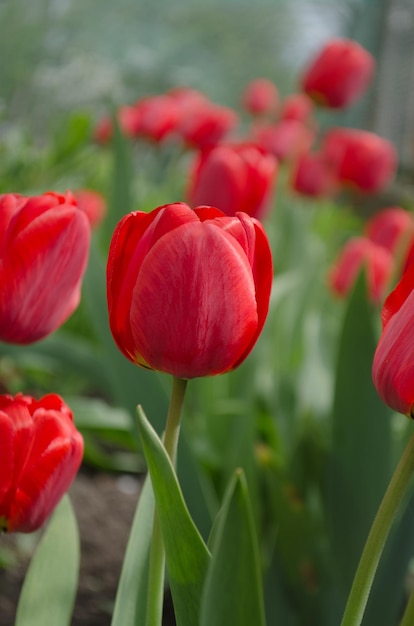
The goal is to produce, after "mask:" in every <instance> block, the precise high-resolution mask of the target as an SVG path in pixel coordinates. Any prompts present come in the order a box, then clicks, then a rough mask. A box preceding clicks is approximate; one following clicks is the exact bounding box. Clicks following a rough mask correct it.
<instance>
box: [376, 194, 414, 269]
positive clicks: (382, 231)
mask: <svg viewBox="0 0 414 626" xmlns="http://www.w3.org/2000/svg"><path fill="white" fill-rule="evenodd" d="M365 234H366V236H367V237H368V239H370V240H371V241H373V242H374V243H377V244H378V245H380V246H383V247H384V248H386V249H387V250H389V251H390V252H391V254H396V253H398V252H399V248H400V246H401V245H402V246H403V247H404V250H403V252H404V258H405V259H407V258H408V257H409V256H411V254H412V250H413V247H414V219H413V216H412V214H411V213H410V212H409V211H406V210H405V209H402V208H401V207H398V206H392V207H388V208H386V209H382V210H381V211H378V213H376V214H375V215H374V216H373V217H371V219H369V220H368V221H367V223H366V225H365Z"/></svg>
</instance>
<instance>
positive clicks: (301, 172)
mask: <svg viewBox="0 0 414 626" xmlns="http://www.w3.org/2000/svg"><path fill="white" fill-rule="evenodd" d="M290 185H291V188H292V189H293V190H294V191H296V192H297V193H299V194H301V195H304V196H309V197H311V198H323V197H326V196H330V195H332V194H333V193H334V191H336V188H337V181H336V178H335V176H333V174H332V171H331V168H330V167H329V164H328V163H327V162H326V159H325V158H324V156H323V155H321V154H320V153H317V152H314V153H311V152H306V153H304V154H301V155H299V157H298V158H297V160H296V163H294V164H293V167H292V173H291V177H290Z"/></svg>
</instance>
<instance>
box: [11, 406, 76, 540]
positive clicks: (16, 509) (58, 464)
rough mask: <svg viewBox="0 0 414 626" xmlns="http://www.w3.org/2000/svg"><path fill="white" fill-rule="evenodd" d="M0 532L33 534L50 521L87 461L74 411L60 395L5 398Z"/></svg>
mask: <svg viewBox="0 0 414 626" xmlns="http://www.w3.org/2000/svg"><path fill="white" fill-rule="evenodd" d="M0 441H1V455H0V530H2V531H7V532H23V533H27V532H32V531H34V530H37V529H38V528H39V527H40V526H41V525H42V524H43V523H44V521H45V520H46V519H47V518H48V517H49V515H50V514H51V512H52V511H53V509H54V508H55V506H56V505H57V503H58V502H59V500H60V499H61V497H62V496H63V494H64V493H65V491H67V489H68V488H69V486H70V484H71V483H72V481H73V479H74V478H75V475H76V472H77V471H78V469H79V466H80V464H81V461H82V454H83V440H82V436H81V435H80V433H79V432H78V431H77V430H76V427H75V425H74V423H73V416H72V412H71V410H70V409H69V407H68V406H67V405H66V404H65V403H64V402H63V400H62V398H60V397H59V396H57V395H55V394H49V395H46V396H44V397H43V398H41V399H40V400H35V399H34V398H31V397H29V396H24V395H21V394H18V395H17V396H14V397H13V396H9V395H2V396H0Z"/></svg>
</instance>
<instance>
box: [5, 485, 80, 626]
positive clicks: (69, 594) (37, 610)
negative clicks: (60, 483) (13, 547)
mask: <svg viewBox="0 0 414 626" xmlns="http://www.w3.org/2000/svg"><path fill="white" fill-rule="evenodd" d="M79 559H80V546H79V535H78V527H77V523H76V519H75V516H74V513H73V510H72V506H71V503H70V500H69V497H68V496H64V497H63V499H62V500H61V502H60V504H59V505H58V507H57V508H56V510H55V512H54V514H53V517H52V519H51V521H50V523H49V525H48V527H47V529H46V531H45V534H44V535H43V537H42V539H41V541H40V543H39V545H38V547H37V549H36V552H35V554H34V557H33V559H32V561H31V563H30V566H29V569H28V571H27V574H26V578H25V580H24V583H23V588H22V591H21V594H20V598H19V604H18V607H17V615H16V623H15V626H39V625H40V624H53V626H68V625H69V624H70V622H71V616H72V611H73V605H74V601H75V596H76V589H77V584H78V573H79Z"/></svg>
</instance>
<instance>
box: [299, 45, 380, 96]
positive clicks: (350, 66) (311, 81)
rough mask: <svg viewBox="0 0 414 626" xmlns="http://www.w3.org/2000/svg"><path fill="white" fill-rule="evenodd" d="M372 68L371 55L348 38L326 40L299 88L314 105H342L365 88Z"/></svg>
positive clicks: (372, 59)
mask: <svg viewBox="0 0 414 626" xmlns="http://www.w3.org/2000/svg"><path fill="white" fill-rule="evenodd" d="M374 70H375V61H374V58H373V56H372V55H371V54H370V53H369V52H368V51H367V50H365V48H363V47H362V46H361V45H360V44H359V43H357V42H356V41H352V40H349V39H333V40H331V41H329V42H328V43H327V44H326V46H325V47H324V48H323V49H322V51H321V52H320V53H319V54H318V55H317V56H316V58H315V59H314V60H313V61H312V62H311V63H310V65H309V67H308V68H307V69H306V70H305V73H304V75H303V77H302V89H303V91H304V92H305V93H306V94H308V96H310V97H311V98H312V99H313V100H314V101H315V102H316V103H317V104H319V105H322V106H326V107H330V108H341V107H345V106H348V105H350V104H352V103H353V102H355V100H357V99H358V98H359V97H360V96H361V95H362V93H363V92H364V91H365V90H366V89H367V87H368V85H369V83H370V82H371V79H372V77H373V74H374Z"/></svg>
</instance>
